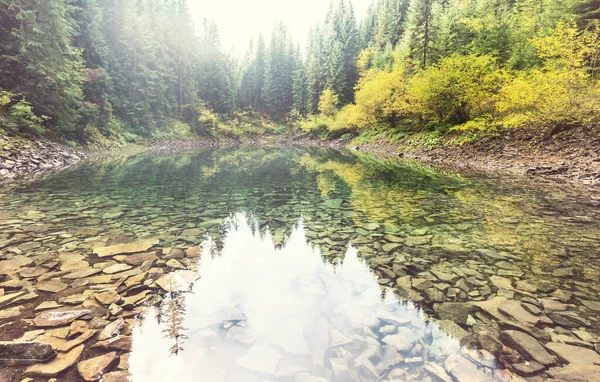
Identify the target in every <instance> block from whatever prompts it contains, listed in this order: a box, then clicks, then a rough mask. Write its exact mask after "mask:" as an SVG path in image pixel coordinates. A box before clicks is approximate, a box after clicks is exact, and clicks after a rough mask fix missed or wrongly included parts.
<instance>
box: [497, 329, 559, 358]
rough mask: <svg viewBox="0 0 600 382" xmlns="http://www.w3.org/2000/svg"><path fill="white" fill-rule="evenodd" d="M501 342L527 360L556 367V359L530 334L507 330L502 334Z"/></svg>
mask: <svg viewBox="0 0 600 382" xmlns="http://www.w3.org/2000/svg"><path fill="white" fill-rule="evenodd" d="M500 341H502V343H503V344H504V345H506V346H508V347H510V348H513V349H515V350H516V351H518V352H519V353H520V354H522V355H525V356H526V358H527V359H529V360H531V359H533V360H535V361H537V362H539V363H541V364H542V365H544V366H550V365H554V364H555V363H556V359H555V358H554V357H553V356H552V355H550V354H549V353H548V352H547V351H546V349H544V347H543V346H542V345H541V344H540V343H539V342H537V341H536V340H535V338H533V337H531V336H530V335H528V334H525V333H523V332H519V331H516V330H505V331H503V332H502V333H500Z"/></svg>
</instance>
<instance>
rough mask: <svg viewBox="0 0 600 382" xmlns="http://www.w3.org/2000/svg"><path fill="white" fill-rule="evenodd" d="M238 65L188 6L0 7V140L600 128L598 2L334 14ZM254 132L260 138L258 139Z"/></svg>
mask: <svg viewBox="0 0 600 382" xmlns="http://www.w3.org/2000/svg"><path fill="white" fill-rule="evenodd" d="M322 20H323V21H322V22H321V23H320V24H319V25H315V26H314V27H313V28H312V29H311V32H310V36H309V37H308V44H307V46H301V45H300V44H298V43H297V42H295V40H294V38H293V36H291V34H290V32H289V30H288V28H287V27H286V25H284V24H283V23H277V24H276V25H274V28H273V31H272V33H271V35H270V36H259V37H258V38H255V39H253V40H252V41H250V42H249V45H248V48H247V51H246V52H245V53H244V54H243V55H242V56H241V57H238V56H236V55H234V54H232V53H229V52H227V51H226V49H224V48H223V47H222V44H221V41H220V37H219V28H218V26H217V25H216V24H215V22H214V21H211V20H210V19H205V20H204V21H203V23H202V24H201V25H195V24H194V22H193V21H192V17H191V16H190V12H189V10H188V5H187V1H186V0H138V1H121V0H45V1H33V0H0V41H2V43H0V129H1V130H2V131H4V132H7V133H11V134H26V135H32V136H51V137H55V138H60V139H62V140H64V141H67V142H77V143H83V144H85V143H94V144H99V145H103V144H109V143H111V142H113V143H114V142H116V143H125V142H137V141H140V140H143V139H145V138H148V137H160V136H166V135H169V134H187V133H195V134H198V135H200V136H210V137H215V136H216V137H218V136H228V135H235V134H240V132H242V133H243V132H248V131H254V130H255V131H261V132H263V133H265V132H266V133H274V134H281V133H283V132H288V133H289V132H292V133H309V134H310V135H312V136H315V137H321V138H331V137H355V136H358V135H363V136H365V137H368V136H369V135H380V136H394V135H399V134H400V135H403V134H404V135H405V134H418V133H420V134H429V135H432V136H440V135H444V134H448V133H450V132H456V133H457V134H458V135H459V136H460V137H461V138H460V139H466V140H468V139H472V138H473V137H474V136H477V135H479V134H489V133H494V132H497V131H499V130H503V129H514V128H527V129H558V130H566V129H568V128H570V127H573V126H588V125H594V124H598V123H600V2H599V1H598V0H378V1H374V2H373V3H372V5H371V6H370V8H369V10H368V12H367V15H366V17H364V18H363V19H362V20H357V17H356V15H355V13H354V10H353V7H352V3H351V2H350V1H347V0H335V1H333V2H332V3H331V5H330V7H329V11H328V12H327V14H325V15H323V19H322ZM260 129H262V130H260Z"/></svg>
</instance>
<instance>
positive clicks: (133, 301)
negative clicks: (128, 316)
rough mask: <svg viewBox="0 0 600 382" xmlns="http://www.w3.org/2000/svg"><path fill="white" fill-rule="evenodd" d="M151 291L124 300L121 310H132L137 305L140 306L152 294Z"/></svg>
mask: <svg viewBox="0 0 600 382" xmlns="http://www.w3.org/2000/svg"><path fill="white" fill-rule="evenodd" d="M150 293H151V292H150V291H149V290H145V291H143V292H140V293H138V294H134V295H133V296H128V297H125V298H123V299H122V301H121V308H123V309H127V310H132V309H133V308H134V307H135V306H136V305H138V304H140V303H141V302H142V301H144V299H145V298H146V297H147V296H148V294H150Z"/></svg>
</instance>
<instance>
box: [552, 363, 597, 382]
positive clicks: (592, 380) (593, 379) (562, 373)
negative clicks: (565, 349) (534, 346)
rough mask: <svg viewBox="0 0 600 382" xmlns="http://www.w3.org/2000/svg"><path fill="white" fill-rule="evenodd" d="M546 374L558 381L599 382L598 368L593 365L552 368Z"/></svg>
mask: <svg viewBox="0 0 600 382" xmlns="http://www.w3.org/2000/svg"><path fill="white" fill-rule="evenodd" d="M547 373H548V375H550V376H551V377H552V378H555V379H557V380H559V381H587V382H600V366H595V365H582V364H578V365H567V366H566V367H553V368H551V369H549V370H548V372H547Z"/></svg>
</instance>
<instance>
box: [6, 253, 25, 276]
mask: <svg viewBox="0 0 600 382" xmlns="http://www.w3.org/2000/svg"><path fill="white" fill-rule="evenodd" d="M31 263H33V260H32V259H30V258H29V257H27V256H15V257H13V258H12V259H10V260H2V261H0V275H12V274H14V273H15V272H17V271H18V270H19V269H21V268H22V267H24V266H27V265H29V264H31Z"/></svg>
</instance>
